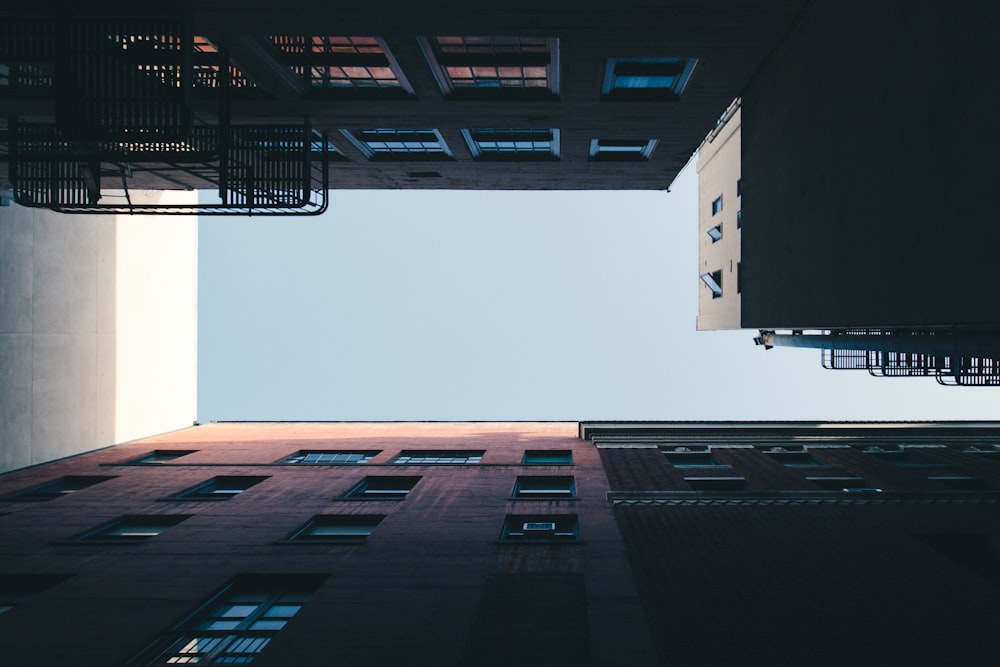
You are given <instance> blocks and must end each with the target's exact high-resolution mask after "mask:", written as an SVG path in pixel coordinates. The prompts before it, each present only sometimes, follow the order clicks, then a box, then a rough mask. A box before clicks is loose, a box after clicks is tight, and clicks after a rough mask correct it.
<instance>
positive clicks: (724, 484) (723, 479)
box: [684, 475, 749, 491]
mask: <svg viewBox="0 0 1000 667" xmlns="http://www.w3.org/2000/svg"><path fill="white" fill-rule="evenodd" d="M684 481H685V482H687V483H688V484H689V485H690V486H691V488H692V489H694V490H695V491H747V490H749V487H748V486H747V481H746V480H745V479H744V478H742V477H740V476H739V475H710V476H704V477H703V476H690V477H688V476H685V477H684Z"/></svg>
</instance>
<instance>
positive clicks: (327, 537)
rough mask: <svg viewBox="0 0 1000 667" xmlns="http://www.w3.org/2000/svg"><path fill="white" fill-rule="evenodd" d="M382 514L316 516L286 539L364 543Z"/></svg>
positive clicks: (380, 519) (382, 517)
mask: <svg viewBox="0 0 1000 667" xmlns="http://www.w3.org/2000/svg"><path fill="white" fill-rule="evenodd" d="M384 518H385V515H384V514H317V515H316V516H314V517H313V518H312V519H310V520H309V521H308V522H306V524H305V525H303V526H302V527H301V528H299V529H298V530H296V531H295V532H294V533H292V535H291V536H290V537H289V538H288V539H289V541H292V542H327V543H331V542H350V543H358V542H364V541H365V539H366V538H367V537H368V536H369V535H370V534H371V533H372V531H373V530H375V526H377V525H378V524H379V523H381V521H382V519H384Z"/></svg>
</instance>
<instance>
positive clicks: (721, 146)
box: [698, 100, 743, 331]
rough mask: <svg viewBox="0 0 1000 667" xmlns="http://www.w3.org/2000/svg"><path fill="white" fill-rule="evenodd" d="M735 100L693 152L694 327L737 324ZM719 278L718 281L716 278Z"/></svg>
mask: <svg viewBox="0 0 1000 667" xmlns="http://www.w3.org/2000/svg"><path fill="white" fill-rule="evenodd" d="M740 159H741V151H740V101H739V100H736V101H735V102H734V103H733V105H732V106H731V107H730V108H729V110H728V111H727V112H726V114H725V116H723V118H722V119H721V120H720V125H719V126H717V127H716V128H715V130H713V131H712V133H711V134H709V135H708V137H707V138H706V139H705V142H704V143H703V144H702V145H701V148H700V149H699V152H698V274H699V275H700V276H709V277H710V279H711V280H714V281H715V282H716V283H717V284H718V285H719V286H720V287H721V288H722V289H721V294H719V295H716V291H713V289H712V287H710V286H709V284H707V283H706V282H705V280H700V281H699V287H698V330H699V331H711V330H717V329H739V328H740V313H741V310H742V295H741V294H740V290H739V285H740V283H739V270H740V257H741V252H740V247H741V243H742V234H743V231H742V229H741V227H740V217H739V216H740V206H741V196H740V195H741V193H740V187H739V183H740V174H741V168H740ZM719 278H721V280H720V279H719Z"/></svg>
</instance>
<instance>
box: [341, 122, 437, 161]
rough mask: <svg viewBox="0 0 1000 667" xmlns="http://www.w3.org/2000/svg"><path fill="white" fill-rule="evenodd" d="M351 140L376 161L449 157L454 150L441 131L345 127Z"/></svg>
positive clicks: (345, 131)
mask: <svg viewBox="0 0 1000 667" xmlns="http://www.w3.org/2000/svg"><path fill="white" fill-rule="evenodd" d="M343 132H344V136H346V137H347V138H348V139H349V140H350V141H351V143H353V144H354V145H355V146H357V148H358V150H360V151H361V152H362V153H364V155H365V156H366V157H368V158H370V159H372V160H447V159H450V158H451V151H449V150H448V147H447V146H446V145H445V143H444V139H442V138H441V135H440V134H439V133H438V131H437V130H433V129H392V128H384V127H380V128H375V129H371V130H354V131H348V130H344V131H343Z"/></svg>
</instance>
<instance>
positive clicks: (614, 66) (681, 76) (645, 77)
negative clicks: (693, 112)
mask: <svg viewBox="0 0 1000 667" xmlns="http://www.w3.org/2000/svg"><path fill="white" fill-rule="evenodd" d="M697 64H698V60H697V58H608V62H607V66H606V68H605V71H604V90H603V91H602V92H603V95H604V97H605V99H609V100H635V99H662V100H675V99H677V98H679V97H680V95H681V93H683V92H684V88H685V86H687V84H688V81H689V80H690V78H691V73H692V72H694V68H695V65H697Z"/></svg>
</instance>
